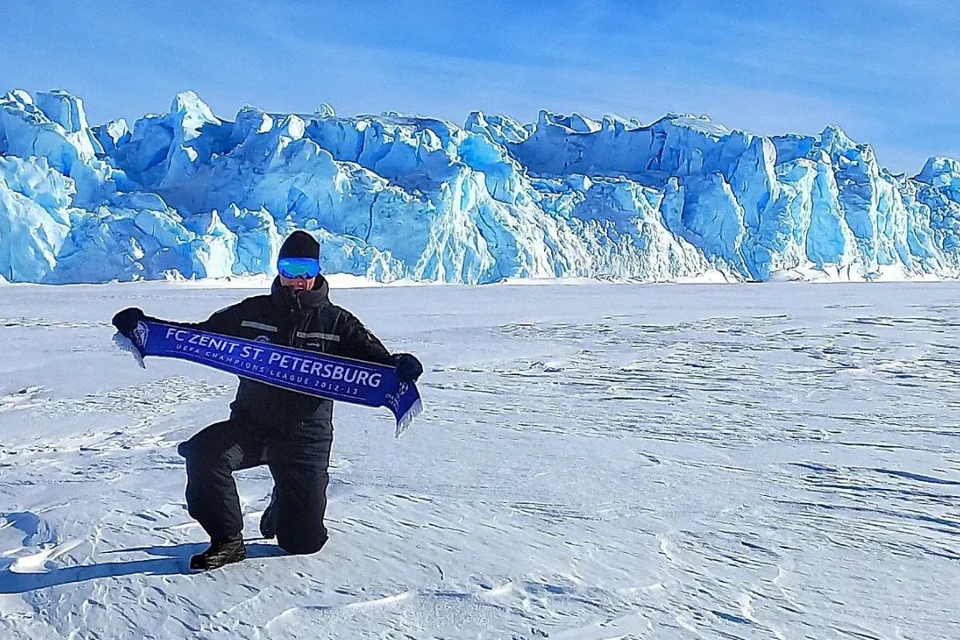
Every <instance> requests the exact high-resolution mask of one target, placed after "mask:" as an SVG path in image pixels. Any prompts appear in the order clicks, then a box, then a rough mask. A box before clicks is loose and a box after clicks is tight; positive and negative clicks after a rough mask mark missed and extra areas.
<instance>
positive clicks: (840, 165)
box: [0, 90, 960, 284]
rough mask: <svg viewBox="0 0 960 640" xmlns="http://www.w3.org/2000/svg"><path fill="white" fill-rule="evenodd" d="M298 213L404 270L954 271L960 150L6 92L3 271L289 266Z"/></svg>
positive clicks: (95, 278)
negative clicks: (906, 166) (907, 160)
mask: <svg viewBox="0 0 960 640" xmlns="http://www.w3.org/2000/svg"><path fill="white" fill-rule="evenodd" d="M293 229H306V230H308V231H311V232H313V233H314V235H315V236H316V237H317V238H318V239H319V241H320V243H321V251H322V261H323V266H324V270H325V272H327V273H349V274H354V275H358V276H364V277H367V278H370V279H373V280H378V281H382V282H390V281H395V280H399V279H411V280H428V281H443V282H451V283H469V284H474V283H489V282H497V281H501V280H504V279H509V278H554V277H586V278H615V279H635V280H641V281H650V282H662V281H676V280H682V279H694V278H699V277H721V278H725V279H727V280H738V281H744V280H745V281H764V280H769V279H771V278H777V277H780V276H781V274H788V275H789V277H819V275H823V276H824V277H842V278H851V279H875V278H885V277H897V278H900V277H930V278H953V277H957V276H958V274H960V162H958V161H957V160H953V159H949V158H943V157H933V158H931V159H930V160H929V161H928V162H927V163H926V165H925V166H924V167H923V168H922V170H921V171H920V172H919V173H918V174H917V175H916V176H914V177H907V176H905V175H899V174H893V173H891V172H889V171H887V170H886V169H884V168H883V167H882V166H880V164H879V163H878V161H877V159H876V157H875V155H874V152H873V149H872V148H871V147H870V146H869V145H865V144H858V143H856V142H854V141H852V140H851V139H850V138H849V137H848V136H847V135H846V134H845V133H844V132H843V131H842V130H841V129H840V128H839V127H836V126H829V127H827V128H826V129H824V131H823V132H822V133H821V134H820V135H818V136H801V135H793V134H787V135H782V136H773V137H764V136H758V135H753V134H750V133H748V132H744V131H737V130H730V129H727V128H726V127H723V126H721V125H719V124H716V123H713V122H711V121H710V120H709V119H708V118H706V117H704V116H692V115H684V114H669V115H667V116H665V117H663V118H661V119H660V120H657V121H656V122H653V123H650V124H647V125H642V124H641V123H640V122H639V121H637V120H634V119H627V118H621V117H616V116H605V117H603V118H601V119H599V120H596V119H591V118H588V117H586V116H583V115H580V114H572V115H559V114H554V113H550V112H548V111H541V112H540V114H539V116H538V118H537V121H536V122H534V123H521V122H518V121H516V120H514V119H512V118H509V117H507V116H502V115H493V114H484V113H481V112H474V113H471V114H470V116H469V117H468V118H467V120H466V122H465V123H464V125H463V126H458V125H455V124H453V123H450V122H446V121H443V120H439V119H435V118H428V117H410V116H405V115H402V114H398V113H384V114H381V115H376V116H372V115H360V116H354V117H341V116H338V115H336V113H335V112H334V110H333V109H332V108H330V107H329V106H328V105H324V106H323V107H322V108H321V109H319V110H318V111H316V112H314V113H289V114H278V113H269V112H266V111H264V110H261V109H258V108H255V107H249V106H248V107H244V108H243V109H242V110H240V112H239V113H238V114H236V116H235V118H234V119H233V120H232V121H231V120H225V119H221V118H220V117H218V116H216V115H215V114H214V113H213V112H212V110H211V109H210V107H209V106H207V105H206V104H205V103H204V102H203V101H202V100H200V98H199V97H198V96H197V95H196V94H194V93H192V92H189V91H188V92H184V93H181V94H179V95H177V96H176V97H175V98H174V99H173V101H172V104H171V106H170V109H169V111H168V112H167V113H163V114H150V115H146V116H144V117H142V118H140V119H139V120H137V121H136V122H135V123H133V125H132V126H131V125H130V124H128V123H127V122H126V121H124V120H115V121H112V122H108V123H105V124H102V125H98V126H91V125H90V124H89V122H88V120H87V116H86V112H85V110H84V106H83V102H82V101H81V100H80V99H79V98H77V97H75V96H72V95H70V94H69V93H66V92H64V91H51V92H47V93H42V92H41V93H37V94H30V93H27V92H25V91H21V90H14V91H11V92H9V93H7V94H6V95H5V96H4V97H3V98H0V283H4V282H38V283H77V282H107V281H111V280H140V279H158V278H210V277H226V276H239V275H246V274H263V273H268V274H269V273H272V271H273V269H274V266H273V265H274V263H275V261H276V255H277V251H278V247H279V244H280V241H281V239H282V237H283V236H284V235H285V234H287V233H289V232H290V231H291V230H293Z"/></svg>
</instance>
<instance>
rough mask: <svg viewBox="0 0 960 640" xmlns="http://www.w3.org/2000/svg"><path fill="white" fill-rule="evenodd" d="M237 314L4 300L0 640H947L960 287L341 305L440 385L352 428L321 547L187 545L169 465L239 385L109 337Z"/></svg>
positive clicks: (73, 295) (566, 293)
mask: <svg viewBox="0 0 960 640" xmlns="http://www.w3.org/2000/svg"><path fill="white" fill-rule="evenodd" d="M248 293H253V291H252V290H251V291H247V290H243V289H237V288H229V287H227V288H223V287H214V286H212V285H211V286H209V287H208V286H204V285H202V284H200V285H198V284H195V283H194V284H184V283H139V284H131V285H98V286H70V287H42V286H33V285H25V286H20V285H11V286H4V287H2V288H0V345H2V349H0V637H2V638H31V639H34V640H42V639H44V638H127V637H130V638H140V637H144V638H185V637H198V638H211V639H213V638H216V639H221V638H222V639H228V638H229V639H234V638H282V637H304V638H333V637H336V638H434V637H437V638H511V639H513V638H545V637H547V638H551V639H568V640H590V639H593V638H626V637H630V638H641V637H643V638H646V637H649V638H861V639H862V638H916V639H924V640H927V639H930V638H957V637H960V597H958V593H960V544H958V543H960V426H958V425H960V399H958V386H957V385H958V382H960V373H958V371H960V342H958V340H957V338H958V333H960V331H958V330H960V285H958V284H954V283H949V284H918V283H912V284H835V285H804V284H797V283H793V284H764V285H729V286H728V285H709V286H708V285H648V286H638V285H616V284H584V285H577V286H551V285H544V286H536V287H530V286H511V285H502V286H491V287H484V288H469V287H460V286H437V287H385V288H367V289H352V290H339V291H335V292H334V298H335V300H336V301H338V302H340V303H341V304H343V305H344V306H346V307H347V308H349V309H351V310H353V311H354V312H355V313H356V314H357V315H358V316H359V317H360V318H361V319H363V320H364V321H365V322H366V323H367V324H368V325H369V326H370V327H371V328H372V329H373V330H374V331H375V332H376V333H377V334H378V335H379V336H380V337H381V338H382V339H383V340H384V341H385V342H386V343H387V344H388V346H389V347H391V348H392V349H394V350H405V351H412V352H415V353H417V354H418V355H419V356H420V357H421V358H422V359H423V361H424V362H425V363H426V365H427V373H426V374H425V375H424V376H423V378H422V381H421V383H420V385H419V386H420V389H421V392H422V394H423V396H424V401H425V405H426V411H425V413H424V415H422V416H421V418H420V419H419V420H418V421H417V422H416V423H414V425H413V426H412V427H411V428H410V429H409V430H408V431H407V433H406V434H405V435H404V436H403V437H402V438H400V439H394V437H393V424H392V420H391V417H390V415H389V413H388V412H386V411H374V410H370V409H363V408H359V407H353V406H347V405H339V406H338V418H337V436H336V440H335V447H334V461H333V469H332V483H331V487H330V498H331V503H330V507H329V512H328V515H329V519H328V524H329V527H330V529H331V536H332V537H331V540H330V543H329V544H328V545H327V547H326V548H325V549H324V550H323V551H322V552H321V553H319V554H317V555H314V556H307V557H284V556H278V554H277V553H276V547H275V546H274V545H273V544H272V543H269V542H266V541H262V540H257V539H256V536H257V535H258V534H257V526H256V525H257V520H258V516H259V513H260V512H261V510H262V509H263V507H264V506H265V504H266V501H267V497H268V494H269V490H270V478H269V474H268V472H267V471H266V469H257V470H252V471H249V472H244V473H242V474H240V480H239V487H240V494H241V498H242V501H243V503H244V510H245V513H246V514H247V520H246V523H247V527H246V534H247V537H248V544H249V545H250V550H251V555H252V556H253V557H252V558H251V559H250V560H248V561H247V562H245V563H242V564H240V565H233V566H229V567H227V568H225V569H222V570H219V571H215V572H211V573H208V574H200V575H188V574H186V573H185V571H184V568H185V560H186V558H187V557H188V556H189V555H190V554H191V553H194V552H196V551H198V550H200V549H202V548H203V546H204V542H205V539H204V535H203V532H202V531H201V530H200V529H199V528H198V527H197V526H195V525H194V524H193V523H192V521H191V519H190V518H189V516H188V515H187V513H186V511H185V509H184V505H183V497H182V494H183V486H184V471H183V465H182V461H181V459H180V458H179V457H178V456H177V454H176V451H175V446H176V444H177V443H178V442H179V441H181V440H183V439H185V438H187V437H189V436H190V435H191V434H193V433H194V432H195V431H197V430H198V429H199V428H201V427H203V426H205V425H206V424H208V423H210V422H213V421H216V420H219V419H221V418H223V417H224V416H225V415H226V412H227V404H228V402H229V401H230V399H231V397H232V392H233V388H234V386H235V381H234V380H233V379H231V378H229V377H228V376H225V375H223V374H219V373H217V372H215V371H212V370H207V369H204V368H200V367H197V366H195V365H191V364H188V363H182V362H174V361H163V360H155V361H152V362H148V368H147V370H146V371H141V370H140V369H138V368H137V367H136V365H135V364H134V362H133V360H132V358H131V357H130V355H129V354H126V353H122V352H119V351H117V350H115V349H114V347H113V346H112V344H111V341H110V337H111V335H112V328H111V327H110V325H109V319H110V316H111V315H112V314H113V312H114V311H116V310H117V309H119V308H122V307H125V306H128V305H131V304H135V305H139V306H142V307H143V308H144V309H145V310H146V311H147V312H148V313H151V314H154V315H158V316H164V317H170V318H177V319H199V318H202V317H205V316H206V315H207V314H208V313H209V312H211V311H213V310H215V309H217V308H219V307H222V306H225V305H226V304H228V303H231V302H233V301H235V300H238V299H240V298H241V297H243V296H245V295H247V294H248Z"/></svg>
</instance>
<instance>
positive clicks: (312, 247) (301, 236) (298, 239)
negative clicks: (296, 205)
mask: <svg viewBox="0 0 960 640" xmlns="http://www.w3.org/2000/svg"><path fill="white" fill-rule="evenodd" d="M279 257H280V258H314V259H315V260H319V259H320V243H319V242H317V241H316V239H315V238H314V237H313V236H312V235H310V234H309V233H307V232H306V231H300V230H299V229H298V230H296V231H294V232H293V233H291V234H290V235H289V236H287V239H286V240H284V241H283V246H282V247H280V256H279Z"/></svg>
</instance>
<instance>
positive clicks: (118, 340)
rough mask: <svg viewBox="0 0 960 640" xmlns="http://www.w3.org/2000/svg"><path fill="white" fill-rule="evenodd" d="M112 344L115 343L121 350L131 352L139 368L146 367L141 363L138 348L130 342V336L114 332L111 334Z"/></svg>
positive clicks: (141, 356) (141, 357) (141, 358)
mask: <svg viewBox="0 0 960 640" xmlns="http://www.w3.org/2000/svg"><path fill="white" fill-rule="evenodd" d="M113 344H115V345H117V347H119V348H120V350H121V351H127V352H129V353H132V354H133V357H134V359H135V360H136V361H137V364H139V365H140V368H141V369H146V368H147V365H145V364H144V363H143V355H142V354H141V353H140V350H139V349H137V348H136V347H135V346H134V345H133V342H131V340H130V338H128V337H127V336H125V335H123V334H122V333H120V332H119V331H117V332H116V333H115V334H113Z"/></svg>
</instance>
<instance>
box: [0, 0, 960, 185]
mask: <svg viewBox="0 0 960 640" xmlns="http://www.w3.org/2000/svg"><path fill="white" fill-rule="evenodd" d="M0 25H3V28H2V29H0V34H2V35H0V42H2V43H3V53H2V54H0V92H2V91H6V90H9V89H13V88H23V89H27V90H29V91H38V90H47V89H52V88H62V89H66V90H68V91H71V92H72V93H75V94H76V95H79V96H80V97H81V98H83V99H84V103H85V105H86V108H87V113H88V115H89V117H90V120H91V121H92V122H94V123H99V122H104V121H106V120H109V119H112V118H115V117H126V118H128V119H129V120H131V121H132V120H133V119H135V118H137V117H139V116H141V115H143V114H144V113H148V112H162V111H166V110H167V109H168V108H169V105H170V102H171V100H172V98H173V96H174V95H175V94H176V93H177V92H178V91H182V90H185V89H192V90H194V91H196V92H197V93H198V94H199V95H200V97H201V98H203V99H204V100H205V101H206V102H207V103H209V104H210V105H211V107H212V108H213V110H214V112H215V113H216V114H217V115H219V116H221V117H223V118H226V119H232V118H233V116H234V114H235V113H236V111H237V110H238V109H239V108H240V107H241V106H243V105H244V104H253V105H256V106H259V107H262V108H265V109H268V110H275V111H300V112H311V111H313V110H315V109H316V108H317V107H318V106H319V105H320V104H322V103H324V102H328V103H330V104H331V105H333V106H334V108H335V109H336V110H337V113H339V114H341V115H354V114H357V113H380V112H382V111H387V110H393V111H401V112H405V113H416V114H423V115H431V116H435V117H440V118H444V119H448V120H452V121H454V122H456V123H461V124H462V123H463V121H464V119H465V118H466V116H467V114H468V113H469V112H470V111H471V110H475V109H481V110H483V111H486V112H491V113H505V114H507V115H510V116H513V117H515V118H517V119H519V120H521V121H524V122H530V121H533V120H535V118H536V116H537V112H538V110H539V109H541V108H546V109H549V110H551V111H557V112H564V113H567V112H570V111H579V112H581V113H583V114H585V115H588V116H593V117H599V116H602V115H603V114H606V113H617V114H620V115H623V116H628V117H635V118H639V119H640V120H641V121H642V122H644V123H647V122H650V121H652V120H654V119H656V118H658V117H660V116H661V115H663V114H664V113H666V112H668V111H674V112H689V113H698V114H700V113H703V114H707V115H709V116H710V117H711V118H712V119H713V120H714V121H716V122H720V123H722V124H725V125H727V126H728V127H732V128H738V129H745V130H747V131H751V132H754V133H760V134H765V135H772V134H778V133H786V132H793V133H805V134H812V133H818V132H819V131H820V130H822V129H823V127H824V126H825V125H827V124H830V123H835V124H839V125H840V126H842V127H843V128H844V129H845V130H846V131H847V133H848V134H849V135H850V136H851V137H852V138H854V139H855V140H857V141H858V142H868V143H870V144H872V145H873V146H874V148H875V150H876V151H877V156H878V159H879V160H880V163H881V164H882V165H884V166H887V167H889V168H891V169H893V170H895V171H906V172H909V173H916V172H918V171H919V170H920V168H921V166H922V165H923V162H924V161H925V160H926V158H927V157H928V156H931V155H950V156H953V157H960V125H958V115H960V43H958V41H960V38H958V37H957V36H956V34H957V33H958V32H960V3H958V2H955V1H954V0H943V1H940V2H935V1H923V0H873V1H862V0H846V1H845V0H832V1H820V0H816V1H814V0H792V1H786V2H780V1H775V0H769V1H760V0H742V1H739V2H736V1H732V0H728V1H702V2H693V1H684V0H676V1H667V0H658V1H649V2H648V1H636V2H613V1H602V0H598V1H594V2H567V1H563V0H559V1H558V0H554V1H552V2H534V1H524V0H513V1H510V2H500V1H488V2H484V1H483V0H473V1H471V2H446V1H441V0H433V1H403V0H396V1H394V2H386V1H372V2H363V1H362V0H354V1H352V2H323V1H318V2H307V1H297V0H270V1H269V2H248V1H246V0H234V1H231V2H221V1H219V0H207V1H200V0H191V1H187V0H170V1H165V0H154V1H152V2H139V1H138V2H117V1H116V0H113V1H110V2H106V1H102V0H86V1H85V2H76V1H69V2H68V1H62V2H61V1H53V0H34V1H32V2H15V1H12V0H4V1H2V2H0Z"/></svg>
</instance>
